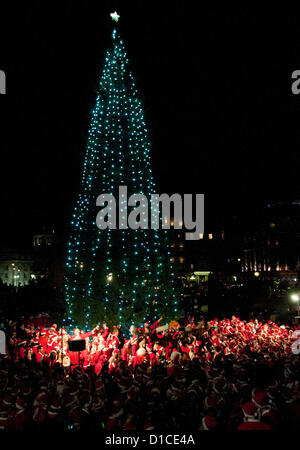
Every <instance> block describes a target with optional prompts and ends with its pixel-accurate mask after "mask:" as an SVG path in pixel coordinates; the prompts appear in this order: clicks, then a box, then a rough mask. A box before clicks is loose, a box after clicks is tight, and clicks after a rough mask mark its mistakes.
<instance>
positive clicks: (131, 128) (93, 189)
mask: <svg viewBox="0 0 300 450" xmlns="http://www.w3.org/2000/svg"><path fill="white" fill-rule="evenodd" d="M111 17H112V19H113V20H114V21H115V22H117V21H118V19H119V16H118V15H117V13H113V14H111ZM113 28H114V29H113V31H112V46H111V48H109V49H108V50H107V53H106V56H105V62H104V67H103V72H102V76H101V78H100V82H99V92H98V95H97V98H96V102H95V106H94V109H93V110H92V114H91V122H90V128H89V131H88V139H87V145H86V153H85V157H84V162H83V173H82V180H81V186H80V192H79V195H78V199H77V202H76V205H75V207H74V212H73V216H72V220H71V223H70V228H71V231H70V238H69V242H68V246H67V260H66V264H65V289H64V290H65V299H66V302H67V307H68V317H67V319H66V322H67V323H69V324H70V325H79V326H81V327H82V326H84V325H85V326H89V325H92V324H94V323H95V322H99V321H104V320H105V321H110V322H114V323H115V324H116V323H130V322H131V323H139V322H142V321H144V320H147V319H150V320H155V319H156V318H157V317H159V316H160V315H163V316H164V318H165V319H168V318H171V317H172V318H174V317H176V316H177V314H178V305H177V304H178V300H177V295H176V292H175V289H174V287H173V278H174V273H173V270H172V266H171V259H170V251H169V248H168V236H167V233H168V232H167V231H166V230H161V229H156V230H152V229H145V228H143V225H141V226H140V227H139V228H137V229H130V228H126V227H123V228H122V227H119V229H115V230H113V229H109V228H107V229H105V230H104V229H99V228H97V226H96V221H95V218H96V215H97V212H98V211H99V208H98V207H97V206H96V199H97V197H98V196H99V195H100V194H102V193H109V194H112V195H114V197H115V199H116V200H117V201H118V202H119V205H120V217H119V220H120V223H121V222H122V221H124V219H125V213H126V212H127V211H126V208H129V207H127V206H126V204H125V200H124V199H123V198H119V186H127V192H128V197H129V196H130V195H131V194H138V193H142V194H144V195H146V196H147V198H150V195H151V194H152V193H156V187H155V183H154V180H153V175H152V170H151V161H150V140H149V133H148V130H147V128H146V124H145V118H144V112H143V107H142V103H141V100H140V99H139V97H138V93H137V89H136V82H135V78H134V76H133V74H132V72H131V70H130V68H129V60H128V58H127V54H126V49H125V46H124V42H123V40H122V39H121V36H120V33H119V31H118V29H117V23H116V24H115V25H114V27H113ZM121 197H122V196H121ZM143 220H144V222H147V220H146V219H143V218H142V217H141V218H140V222H141V224H142V223H143ZM145 226H146V225H145ZM120 228H121V229H120Z"/></svg>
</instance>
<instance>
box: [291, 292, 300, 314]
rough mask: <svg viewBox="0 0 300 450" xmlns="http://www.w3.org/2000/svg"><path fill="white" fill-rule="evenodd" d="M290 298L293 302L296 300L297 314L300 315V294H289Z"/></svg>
mask: <svg viewBox="0 0 300 450" xmlns="http://www.w3.org/2000/svg"><path fill="white" fill-rule="evenodd" d="M291 300H293V302H298V316H297V317H300V295H299V294H296V293H294V294H292V295H291Z"/></svg>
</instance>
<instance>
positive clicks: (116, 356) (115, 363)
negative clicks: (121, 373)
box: [108, 348, 120, 373]
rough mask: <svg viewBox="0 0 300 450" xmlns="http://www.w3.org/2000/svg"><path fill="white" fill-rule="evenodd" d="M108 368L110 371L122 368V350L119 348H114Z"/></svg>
mask: <svg viewBox="0 0 300 450" xmlns="http://www.w3.org/2000/svg"><path fill="white" fill-rule="evenodd" d="M108 369H109V372H110V373H111V372H114V371H116V370H119V369H120V350H118V349H117V348H116V349H114V350H113V354H112V356H111V357H110V358H109V366H108Z"/></svg>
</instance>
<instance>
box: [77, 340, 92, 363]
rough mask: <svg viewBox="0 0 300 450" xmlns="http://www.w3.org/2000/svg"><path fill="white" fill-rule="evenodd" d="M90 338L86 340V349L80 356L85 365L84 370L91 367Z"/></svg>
mask: <svg viewBox="0 0 300 450" xmlns="http://www.w3.org/2000/svg"><path fill="white" fill-rule="evenodd" d="M90 348H91V346H90V338H88V337H87V338H86V339H85V349H84V350H82V352H81V354H80V359H81V361H82V364H83V368H84V369H86V368H87V367H88V366H89V365H90Z"/></svg>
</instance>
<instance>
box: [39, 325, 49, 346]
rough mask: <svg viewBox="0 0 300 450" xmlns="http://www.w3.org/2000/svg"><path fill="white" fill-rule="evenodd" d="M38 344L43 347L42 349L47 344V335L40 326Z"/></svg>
mask: <svg viewBox="0 0 300 450" xmlns="http://www.w3.org/2000/svg"><path fill="white" fill-rule="evenodd" d="M39 344H40V345H41V346H42V347H43V349H46V347H47V345H48V336H47V335H46V330H45V328H42V329H41V331H40V336H39Z"/></svg>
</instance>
